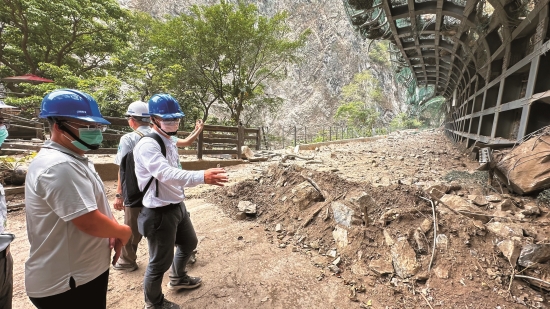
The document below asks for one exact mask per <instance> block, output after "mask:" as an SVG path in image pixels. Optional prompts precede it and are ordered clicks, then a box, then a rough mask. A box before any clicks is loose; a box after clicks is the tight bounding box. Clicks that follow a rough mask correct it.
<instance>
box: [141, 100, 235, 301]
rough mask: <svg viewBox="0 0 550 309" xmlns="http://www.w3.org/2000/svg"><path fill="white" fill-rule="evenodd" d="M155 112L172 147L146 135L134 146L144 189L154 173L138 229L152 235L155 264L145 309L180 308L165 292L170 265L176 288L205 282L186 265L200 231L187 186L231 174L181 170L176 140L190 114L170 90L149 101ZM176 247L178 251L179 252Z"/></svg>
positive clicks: (156, 126)
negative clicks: (187, 197)
mask: <svg viewBox="0 0 550 309" xmlns="http://www.w3.org/2000/svg"><path fill="white" fill-rule="evenodd" d="M149 114H150V115H151V122H152V124H153V132H152V133H151V134H158V135H159V136H160V138H161V139H162V141H163V142H164V146H165V148H166V156H163V155H162V153H161V145H159V143H158V142H157V141H156V140H155V139H153V138H151V137H144V138H142V139H141V140H140V141H139V142H138V144H137V145H136V147H135V148H134V162H135V171H136V176H137V180H138V184H139V188H140V190H143V189H144V188H145V186H146V185H147V183H148V182H149V181H150V179H151V177H153V178H155V179H156V181H152V182H151V185H150V188H149V190H148V191H147V192H146V193H145V195H144V196H143V206H144V207H143V209H142V210H141V213H140V214H139V217H138V228H139V231H140V232H141V234H142V235H143V236H144V237H146V238H147V242H148V245H149V264H148V265H147V270H146V271H145V278H144V280H143V290H144V294H145V308H154V309H169V308H170V309H179V308H180V306H179V305H177V304H174V303H173V302H171V301H168V300H166V299H165V298H164V295H163V294H162V277H163V276H164V273H165V272H166V271H167V270H168V269H170V266H172V268H171V271H170V275H169V276H170V282H169V283H168V286H169V287H170V288H171V289H180V288H182V289H192V288H196V287H198V286H199V285H200V284H201V279H200V278H198V277H191V276H189V275H188V274H187V271H186V269H185V267H186V264H187V261H188V260H189V258H190V256H191V254H192V252H193V250H194V249H195V248H196V246H197V242H198V240H197V235H196V234H195V229H194V228H193V224H192V223H191V219H190V218H189V213H188V212H187V209H186V207H185V204H184V203H183V200H184V198H185V194H184V188H185V187H192V186H196V185H198V184H203V183H206V184H212V185H223V183H225V182H227V175H226V174H225V170H224V169H222V168H211V169H208V170H205V171H186V170H182V169H181V164H180V161H179V156H178V149H177V147H176V141H175V140H173V139H172V138H171V137H173V136H174V135H175V134H176V133H177V130H178V127H179V123H180V120H181V118H182V117H183V116H184V114H183V112H182V111H181V109H180V106H179V103H178V101H176V99H175V98H173V97H172V96H171V95H168V94H156V95H154V96H152V97H151V99H149ZM174 246H176V252H175V253H174Z"/></svg>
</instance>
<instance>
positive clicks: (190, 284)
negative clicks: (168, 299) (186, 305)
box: [168, 275, 202, 290]
mask: <svg viewBox="0 0 550 309" xmlns="http://www.w3.org/2000/svg"><path fill="white" fill-rule="evenodd" d="M201 284H202V279H201V278H199V277H191V276H188V275H185V277H183V278H180V279H178V281H175V282H173V281H170V282H168V288H169V289H170V290H177V289H194V288H196V287H198V286H199V285H201Z"/></svg>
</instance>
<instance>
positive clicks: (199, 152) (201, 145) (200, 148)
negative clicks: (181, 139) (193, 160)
mask: <svg viewBox="0 0 550 309" xmlns="http://www.w3.org/2000/svg"><path fill="white" fill-rule="evenodd" d="M203 134H204V130H203V131H201V133H200V134H199V137H198V139H197V159H199V160H202V151H203V149H204V136H203Z"/></svg>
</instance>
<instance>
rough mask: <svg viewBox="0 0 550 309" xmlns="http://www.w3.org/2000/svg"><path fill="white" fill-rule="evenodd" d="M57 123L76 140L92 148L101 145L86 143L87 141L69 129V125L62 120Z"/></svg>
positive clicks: (95, 148) (97, 147)
mask: <svg viewBox="0 0 550 309" xmlns="http://www.w3.org/2000/svg"><path fill="white" fill-rule="evenodd" d="M56 123H57V125H58V126H59V128H60V129H61V130H62V131H64V132H67V133H68V134H69V135H70V136H71V137H72V138H74V139H75V140H77V141H79V142H80V143H82V145H84V146H86V147H88V148H90V149H91V150H97V149H99V145H90V144H88V143H86V142H85V141H83V140H81V139H80V138H79V137H78V136H76V134H74V133H73V132H71V130H69V129H67V127H66V126H65V125H64V124H63V123H62V122H56Z"/></svg>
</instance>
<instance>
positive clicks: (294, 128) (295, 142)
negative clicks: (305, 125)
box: [294, 126, 296, 146]
mask: <svg viewBox="0 0 550 309" xmlns="http://www.w3.org/2000/svg"><path fill="white" fill-rule="evenodd" d="M294 146H296V126H294Z"/></svg>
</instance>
